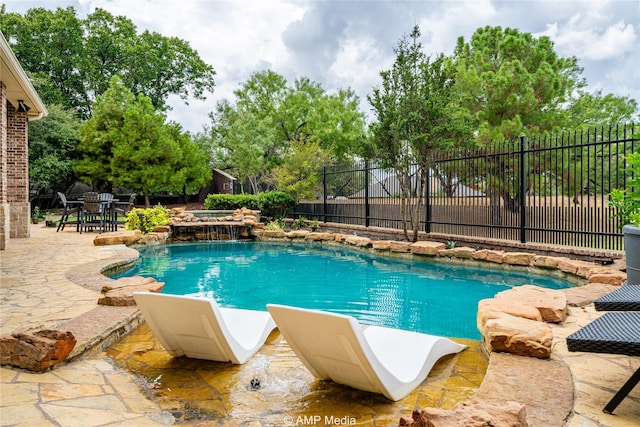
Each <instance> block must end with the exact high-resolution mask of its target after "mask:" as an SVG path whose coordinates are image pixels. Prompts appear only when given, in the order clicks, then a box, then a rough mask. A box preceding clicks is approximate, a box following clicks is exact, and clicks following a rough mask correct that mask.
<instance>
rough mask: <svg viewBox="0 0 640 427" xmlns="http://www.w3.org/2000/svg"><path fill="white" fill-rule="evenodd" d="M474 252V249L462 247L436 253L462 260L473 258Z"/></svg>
mask: <svg viewBox="0 0 640 427" xmlns="http://www.w3.org/2000/svg"><path fill="white" fill-rule="evenodd" d="M475 252H476V250H475V249H473V248H469V247H467V246H462V247H459V248H451V249H442V250H440V251H438V255H440V256H445V257H449V258H463V259H470V258H472V257H473V254H474V253H475Z"/></svg>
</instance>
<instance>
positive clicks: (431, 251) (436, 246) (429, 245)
mask: <svg viewBox="0 0 640 427" xmlns="http://www.w3.org/2000/svg"><path fill="white" fill-rule="evenodd" d="M445 247H446V246H445V245H444V243H440V242H429V241H420V242H415V243H413V244H412V245H411V246H410V247H409V251H410V252H411V253H412V254H416V255H427V256H436V255H438V251H441V250H443V249H444V248H445Z"/></svg>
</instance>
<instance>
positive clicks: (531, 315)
mask: <svg viewBox="0 0 640 427" xmlns="http://www.w3.org/2000/svg"><path fill="white" fill-rule="evenodd" d="M502 313H507V314H510V315H512V316H517V317H522V318H524V319H530V320H535V321H537V322H542V315H541V314H540V311H538V309H537V308H536V307H534V306H532V305H527V304H523V303H519V302H517V301H508V300H500V299H495V298H487V299H483V300H480V301H478V314H477V322H478V325H483V324H484V323H486V321H487V320H489V319H495V318H497V317H500V314H502ZM479 328H480V326H479Z"/></svg>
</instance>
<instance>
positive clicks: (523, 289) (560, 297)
mask: <svg viewBox="0 0 640 427" xmlns="http://www.w3.org/2000/svg"><path fill="white" fill-rule="evenodd" d="M495 298H496V299H500V300H507V301H513V302H517V303H521V304H526V305H530V306H533V307H536V308H537V309H538V311H540V315H541V316H542V320H544V321H545V322H551V323H559V322H564V320H565V319H566V318H567V298H566V297H565V294H564V292H562V291H558V290H554V289H547V288H541V287H539V286H534V285H523V286H518V287H515V288H512V289H508V290H506V291H502V292H498V293H497V294H496V296H495Z"/></svg>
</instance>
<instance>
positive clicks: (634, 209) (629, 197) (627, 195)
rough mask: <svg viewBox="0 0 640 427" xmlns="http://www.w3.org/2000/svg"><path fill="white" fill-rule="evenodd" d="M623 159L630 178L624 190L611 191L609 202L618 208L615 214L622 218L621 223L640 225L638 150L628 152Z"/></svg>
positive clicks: (639, 162)
mask: <svg viewBox="0 0 640 427" xmlns="http://www.w3.org/2000/svg"><path fill="white" fill-rule="evenodd" d="M625 160H626V162H627V165H628V167H627V168H626V169H625V171H626V172H628V173H629V174H630V175H631V177H632V178H631V180H630V181H629V183H628V187H627V188H626V190H620V189H615V190H613V191H611V194H610V196H611V198H610V199H609V204H610V205H611V206H614V207H616V208H618V213H617V214H616V215H615V216H616V217H619V218H620V219H621V220H622V225H625V224H633V225H635V226H636V227H640V190H639V189H640V150H637V151H636V152H635V153H633V154H629V155H628V156H627V157H626V158H625Z"/></svg>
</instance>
